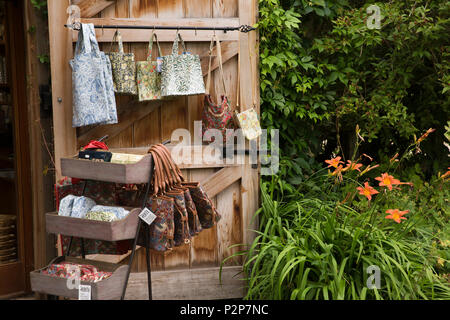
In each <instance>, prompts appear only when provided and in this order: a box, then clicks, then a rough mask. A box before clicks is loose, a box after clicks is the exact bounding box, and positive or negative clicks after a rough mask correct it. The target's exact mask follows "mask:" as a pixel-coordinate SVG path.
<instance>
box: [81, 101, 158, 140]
mask: <svg viewBox="0 0 450 320" xmlns="http://www.w3.org/2000/svg"><path fill="white" fill-rule="evenodd" d="M159 106H160V102H149V103H139V102H132V103H130V104H127V107H126V108H124V109H125V110H124V112H123V113H121V114H119V116H118V118H119V122H118V123H117V124H111V125H101V126H96V127H93V128H92V129H91V130H89V131H88V132H86V133H84V134H83V135H81V136H80V137H78V147H82V146H85V145H86V144H87V143H88V142H89V141H91V140H93V139H98V138H100V137H102V136H105V135H108V136H109V138H108V139H112V138H114V137H115V136H117V135H118V134H120V133H121V132H123V131H124V130H125V129H126V128H128V127H130V126H131V125H133V123H135V122H136V121H139V120H141V119H143V118H144V117H146V116H147V115H149V114H150V113H152V112H153V111H154V110H156V109H157V108H158V107H159ZM107 143H108V145H109V144H110V141H108V140H107ZM131 145H132V144H129V145H128V146H131ZM111 147H112V146H111ZM117 147H126V145H125V146H117Z"/></svg>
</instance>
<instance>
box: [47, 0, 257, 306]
mask: <svg viewBox="0 0 450 320" xmlns="http://www.w3.org/2000/svg"><path fill="white" fill-rule="evenodd" d="M48 4H49V29H50V41H51V63H52V66H51V68H52V80H53V83H52V91H53V101H54V108H53V117H54V119H53V121H54V136H55V158H56V166H57V167H56V172H57V175H58V174H60V167H59V166H60V164H59V159H60V158H61V157H64V156H70V155H73V154H75V153H76V150H77V148H79V147H80V146H83V145H84V144H85V143H86V142H88V141H89V140H91V139H95V138H99V137H102V136H104V135H109V139H108V141H107V144H108V146H109V147H111V148H138V147H146V146H149V145H151V144H154V143H161V142H163V141H166V140H169V139H171V136H172V133H173V131H174V130H176V129H179V128H184V129H187V130H189V131H190V132H191V133H194V129H195V126H194V122H195V121H199V120H201V113H202V108H203V96H190V97H180V98H177V99H175V100H170V101H164V102H162V101H156V102H138V101H137V100H136V98H135V97H129V96H116V101H117V109H118V115H119V123H118V124H116V125H108V126H90V127H84V128H79V129H77V130H74V129H72V126H71V118H72V106H71V99H72V92H71V85H70V83H71V71H70V69H69V65H68V61H69V59H70V58H71V57H72V55H73V43H74V42H75V41H76V37H77V32H76V31H72V30H69V29H66V28H64V26H63V25H64V24H65V23H66V21H67V13H66V10H67V5H68V4H67V2H66V1H59V0H49V2H48ZM72 4H76V5H78V6H79V8H80V11H81V18H82V19H81V22H84V23H94V24H95V25H127V24H131V25H166V26H197V27H200V26H239V25H253V24H254V23H255V22H256V17H257V1H256V0H170V1H169V0H117V1H83V0H78V1H72ZM88 4H89V5H88ZM114 31H115V30H110V29H104V30H102V29H97V30H96V35H97V40H98V41H99V42H100V43H101V47H102V48H103V50H104V51H109V48H110V42H111V40H112V37H113V33H114ZM151 32H152V30H128V29H124V30H121V33H122V37H123V41H124V44H125V45H124V47H125V51H127V52H133V53H135V56H136V61H143V60H145V58H146V52H147V47H148V41H149V38H150V35H151ZM156 33H157V35H158V38H159V41H160V42H161V47H162V51H163V54H169V52H170V50H171V46H172V43H173V40H174V38H175V31H171V30H157V31H156ZM180 33H181V34H182V36H183V39H184V40H185V41H186V43H187V47H188V51H189V52H192V53H195V54H199V55H200V57H201V60H202V68H203V73H204V75H206V73H207V63H208V52H209V45H210V40H211V37H212V35H213V34H214V31H200V30H198V31H180ZM216 35H217V36H218V38H219V39H220V40H221V41H223V45H222V55H223V58H224V71H225V79H226V84H227V91H228V92H227V93H226V94H227V95H228V97H229V99H230V100H231V104H232V108H235V106H236V93H237V82H238V81H237V72H238V52H239V47H240V49H241V50H240V54H241V60H240V61H241V62H240V63H241V68H240V69H241V86H240V92H241V97H242V98H241V100H242V106H244V107H243V109H245V108H246V106H247V107H251V106H252V93H253V95H254V96H255V97H257V102H258V103H259V90H258V88H259V82H258V76H257V74H255V72H253V73H252V72H251V70H252V69H251V66H252V65H253V66H254V69H253V70H257V69H258V68H257V61H258V46H257V33H256V32H251V33H250V34H244V33H241V34H240V33H239V32H237V31H236V32H227V33H223V32H216ZM214 55H215V53H214ZM217 67H218V65H217V61H216V58H214V60H213V69H214V70H216V69H217ZM218 79H219V74H218V72H213V77H212V95H213V96H216V93H217V95H220V94H223V93H224V92H222V91H223V89H222V88H221V86H220V83H219V81H218ZM258 112H259V108H258ZM182 168H183V171H184V174H185V176H186V177H187V178H188V179H189V180H192V181H200V182H202V184H203V185H204V186H205V189H206V190H207V192H208V194H209V195H210V196H211V197H212V198H213V199H214V202H215V204H216V206H217V208H218V210H219V212H220V213H221V214H222V216H223V218H222V220H221V221H220V222H219V224H218V225H217V226H216V227H214V228H212V229H208V230H204V231H202V233H201V234H200V235H199V236H197V237H195V238H194V239H193V240H192V242H191V243H190V244H188V245H185V246H182V247H178V248H176V249H175V250H174V252H173V253H171V254H170V255H167V256H158V255H152V268H153V270H154V271H157V272H156V273H155V275H154V277H156V278H155V279H156V280H155V284H154V285H155V286H157V283H159V282H158V277H160V278H159V279H165V278H166V277H167V275H168V272H175V273H176V274H174V276H173V277H175V278H176V279H177V280H178V281H176V282H175V283H174V285H173V287H169V288H165V290H164V294H163V295H159V294H162V293H161V292H160V291H159V290H157V289H156V290H154V294H155V297H156V298H170V297H175V296H176V297H184V295H183V293H180V291H179V290H180V288H179V283H183V281H184V280H187V279H188V278H189V277H191V278H192V277H194V274H195V275H199V274H203V277H202V276H198V278H199V279H201V278H203V279H204V280H203V281H204V282H205V283H199V284H198V286H199V287H201V286H204V287H205V288H209V290H210V291H208V292H210V294H211V295H210V298H214V297H216V296H217V297H225V298H226V297H233V296H234V297H238V296H241V295H242V289H241V287H242V284H236V283H234V282H233V287H232V288H231V289H230V291H229V292H233V294H231V293H227V294H225V293H224V294H220V293H219V292H216V294H214V293H212V292H214V290H212V289H214V288H215V287H214V285H217V281H216V280H217V277H218V267H219V266H220V264H221V262H222V261H223V259H224V258H226V257H228V256H229V255H230V254H232V253H234V252H236V251H238V250H239V248H230V246H232V245H234V244H240V243H250V242H251V240H252V238H253V236H254V235H253V233H252V232H251V230H250V229H253V228H254V225H252V223H251V219H252V217H253V214H254V213H255V211H256V209H257V207H258V190H259V174H258V169H253V168H252V166H251V165H250V164H248V161H247V162H246V164H244V165H242V164H235V165H211V164H207V163H205V162H201V163H199V164H195V165H194V164H192V165H183V166H182ZM241 263H242V261H241V259H239V258H236V259H232V260H229V261H228V262H227V263H226V265H228V269H226V272H228V274H231V273H236V272H237V271H238V270H239V265H240V264H241ZM144 270H145V255H144V252H139V254H138V255H137V257H136V263H135V265H134V271H136V272H138V273H139V272H143V271H144ZM177 270H180V271H179V272H178V271H177ZM177 272H178V273H177ZM140 276H141V275H139V274H136V275H134V277H135V278H133V277H132V278H131V284H130V286H131V287H133V286H136V288H135V291H133V288H132V289H130V290H129V291H128V292H130V294H133V292H134V294H136V295H134V296H133V297H135V298H136V297H141V296H140V295H139V292H140V291H139V290H141V289H139V288H145V283H143V282H142V281H141V280H140ZM230 278H231V277H230ZM133 279H134V280H133ZM199 281H200V280H199ZM230 281H231V280H230ZM200 282H201V281H200ZM213 282H214V284H213ZM160 283H161V284H162V283H167V282H164V281H162V280H161V282H160ZM163 286H164V285H163ZM208 286H209V287H208ZM177 287H178V288H177ZM144 291H145V290H143V291H142V294H144ZM185 291H186V292H185V293H186V294H187V296H186V297H188V296H189V293H188V291H190V290H189V288H188V287H186V288H185ZM136 292H138V293H136ZM203 293H204V294H205V295H208V294H206V293H205V292H203ZM200 295H201V294H200V293H197V296H200ZM191 298H192V297H191Z"/></svg>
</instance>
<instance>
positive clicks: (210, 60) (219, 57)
mask: <svg viewBox="0 0 450 320" xmlns="http://www.w3.org/2000/svg"><path fill="white" fill-rule="evenodd" d="M214 41H216V51H217V58H218V59H219V70H220V76H221V80H222V85H223V90H224V94H225V96H226V95H227V88H226V85H225V76H224V72H223V59H222V46H221V44H220V41H219V39H218V38H217V36H216V35H213V37H212V38H211V44H210V45H209V67H208V79H207V82H206V94H210V90H211V64H212V51H213V47H214ZM217 101H219V99H217Z"/></svg>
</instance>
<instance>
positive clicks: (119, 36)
mask: <svg viewBox="0 0 450 320" xmlns="http://www.w3.org/2000/svg"><path fill="white" fill-rule="evenodd" d="M116 40H117V42H118V43H119V53H124V51H123V42H122V35H121V34H120V31H119V30H116V32H115V33H114V37H113V39H112V42H111V48H110V49H109V51H110V52H112V46H113V44H114V42H115V41H116Z"/></svg>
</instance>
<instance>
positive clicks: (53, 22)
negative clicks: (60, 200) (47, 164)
mask: <svg viewBox="0 0 450 320" xmlns="http://www.w3.org/2000/svg"><path fill="white" fill-rule="evenodd" d="M47 6H48V29H49V38H50V56H51V59H50V67H51V72H52V79H53V81H52V100H53V108H52V110H53V131H54V133H55V134H54V146H55V162H56V163H55V167H56V168H55V169H56V179H57V180H59V179H61V167H60V163H59V159H60V158H61V157H64V156H69V155H71V154H74V153H75V152H76V150H77V140H76V131H75V129H74V128H72V71H71V70H70V66H69V63H68V62H69V60H70V59H71V58H72V56H73V53H72V42H71V41H72V38H73V36H74V35H75V34H76V33H77V32H74V31H71V30H70V29H67V28H64V27H63V26H64V24H65V23H66V20H67V14H66V9H67V3H66V2H65V1H60V0H49V1H48V4H47ZM58 98H61V99H62V102H58Z"/></svg>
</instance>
